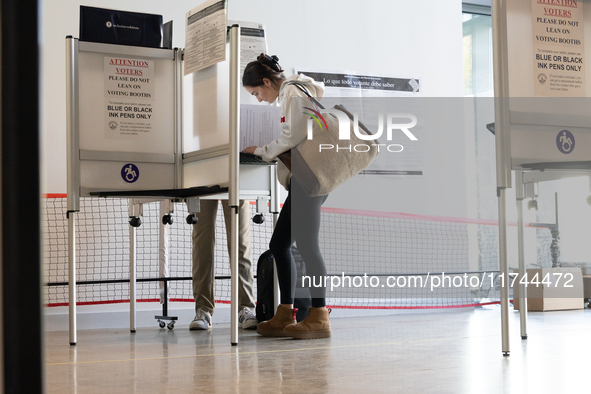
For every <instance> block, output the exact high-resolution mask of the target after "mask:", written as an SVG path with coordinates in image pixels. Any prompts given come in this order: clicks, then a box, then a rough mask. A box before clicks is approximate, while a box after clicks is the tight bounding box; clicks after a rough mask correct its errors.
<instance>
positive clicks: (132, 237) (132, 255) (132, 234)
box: [129, 198, 139, 332]
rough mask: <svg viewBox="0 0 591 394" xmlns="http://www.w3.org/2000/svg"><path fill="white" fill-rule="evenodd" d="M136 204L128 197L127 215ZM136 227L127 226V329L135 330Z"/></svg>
mask: <svg viewBox="0 0 591 394" xmlns="http://www.w3.org/2000/svg"><path fill="white" fill-rule="evenodd" d="M135 211H136V206H135V204H134V200H133V198H130V199H129V217H130V218H132V217H138V215H139V214H138V215H136V212H135ZM135 243H136V227H135V226H132V225H130V226H129V331H131V332H135V301H136V288H135V287H136V286H135V285H136V271H135V262H136V260H135V259H136V248H135V247H136V245H135Z"/></svg>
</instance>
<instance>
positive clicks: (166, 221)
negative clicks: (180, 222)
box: [162, 215, 173, 225]
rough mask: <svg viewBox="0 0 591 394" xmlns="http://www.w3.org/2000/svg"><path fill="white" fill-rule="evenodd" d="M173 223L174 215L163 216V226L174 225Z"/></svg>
mask: <svg viewBox="0 0 591 394" xmlns="http://www.w3.org/2000/svg"><path fill="white" fill-rule="evenodd" d="M172 223H173V220H172V215H164V216H162V224H164V225H167V224H172Z"/></svg>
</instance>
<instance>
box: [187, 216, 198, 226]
mask: <svg viewBox="0 0 591 394" xmlns="http://www.w3.org/2000/svg"><path fill="white" fill-rule="evenodd" d="M187 224H197V216H195V215H188V216H187Z"/></svg>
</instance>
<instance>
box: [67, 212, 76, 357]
mask: <svg viewBox="0 0 591 394" xmlns="http://www.w3.org/2000/svg"><path fill="white" fill-rule="evenodd" d="M68 306H69V319H70V345H72V346H74V345H76V212H68Z"/></svg>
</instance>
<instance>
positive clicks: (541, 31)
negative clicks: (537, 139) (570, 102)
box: [532, 0, 587, 97]
mask: <svg viewBox="0 0 591 394" xmlns="http://www.w3.org/2000/svg"><path fill="white" fill-rule="evenodd" d="M532 26H533V49H534V51H533V58H534V59H533V60H534V61H533V64H534V86H535V89H534V93H535V95H536V96H545V97H585V96H586V95H587V92H586V80H585V31H584V15H583V1H581V0H532Z"/></svg>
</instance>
